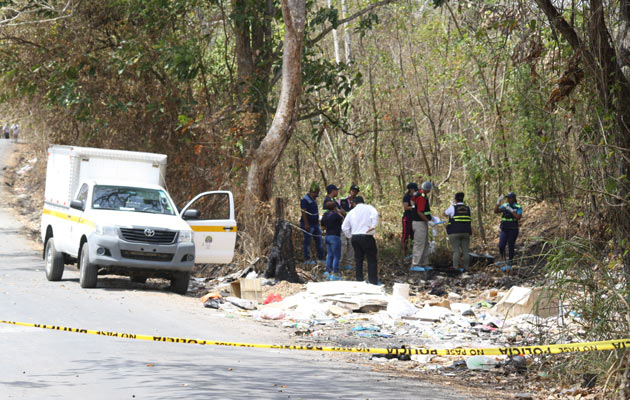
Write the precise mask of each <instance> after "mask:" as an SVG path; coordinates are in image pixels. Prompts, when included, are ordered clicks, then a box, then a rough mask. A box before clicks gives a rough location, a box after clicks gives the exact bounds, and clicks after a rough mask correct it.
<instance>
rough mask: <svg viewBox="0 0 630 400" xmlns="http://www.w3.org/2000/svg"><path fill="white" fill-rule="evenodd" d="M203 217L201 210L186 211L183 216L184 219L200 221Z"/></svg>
mask: <svg viewBox="0 0 630 400" xmlns="http://www.w3.org/2000/svg"><path fill="white" fill-rule="evenodd" d="M200 216H201V212H200V211H199V210H195V209H192V208H191V209H188V210H186V212H185V213H184V215H182V219H185V220H186V219H199V217H200Z"/></svg>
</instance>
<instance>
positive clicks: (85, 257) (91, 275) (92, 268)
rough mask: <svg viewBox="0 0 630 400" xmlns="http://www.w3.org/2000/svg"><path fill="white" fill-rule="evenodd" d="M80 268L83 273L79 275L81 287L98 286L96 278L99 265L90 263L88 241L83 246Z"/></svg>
mask: <svg viewBox="0 0 630 400" xmlns="http://www.w3.org/2000/svg"><path fill="white" fill-rule="evenodd" d="M79 268H80V273H81V275H80V276H79V283H80V284H81V287H82V288H94V287H96V280H97V278H98V266H97V265H94V264H91V263H90V250H89V248H88V244H87V242H85V243H83V246H82V247H81V257H80V258H79Z"/></svg>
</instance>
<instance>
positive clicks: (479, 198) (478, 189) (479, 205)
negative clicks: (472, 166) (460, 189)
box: [475, 177, 486, 245]
mask: <svg viewBox="0 0 630 400" xmlns="http://www.w3.org/2000/svg"><path fill="white" fill-rule="evenodd" d="M475 193H476V194H477V222H479V234H480V235H481V242H482V243H483V244H484V245H485V244H486V230H485V229H484V228H483V218H482V217H483V214H482V210H483V199H484V197H483V196H482V195H481V178H479V177H476V178H475Z"/></svg>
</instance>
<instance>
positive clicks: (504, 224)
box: [494, 192, 523, 271]
mask: <svg viewBox="0 0 630 400" xmlns="http://www.w3.org/2000/svg"><path fill="white" fill-rule="evenodd" d="M504 198H507V203H503V204H501V203H502V201H503V199H504ZM494 213H495V214H501V235H500V237H499V253H501V258H502V261H501V262H500V263H498V264H499V265H500V266H501V270H503V271H509V270H511V269H512V261H513V260H514V246H515V244H516V238H517V237H518V226H519V221H520V220H521V218H522V217H523V208H522V207H521V205H520V204H518V202H517V201H516V193H514V192H510V193H508V194H507V196H505V197H504V196H503V195H500V196H499V198H498V199H497V204H496V206H494ZM506 245H507V247H508V251H509V258H508V260H507V262H506V261H505V246H506Z"/></svg>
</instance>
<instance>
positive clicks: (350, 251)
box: [341, 185, 360, 270]
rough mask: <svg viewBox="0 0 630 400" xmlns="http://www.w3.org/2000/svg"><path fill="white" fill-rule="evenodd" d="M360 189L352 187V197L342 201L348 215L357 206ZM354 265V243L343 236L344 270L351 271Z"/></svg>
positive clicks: (342, 254) (342, 206) (355, 186)
mask: <svg viewBox="0 0 630 400" xmlns="http://www.w3.org/2000/svg"><path fill="white" fill-rule="evenodd" d="M359 191H360V189H359V187H358V186H357V185H352V186H350V195H349V196H348V197H346V198H345V199H341V208H342V209H343V210H344V211H345V212H346V214H345V215H348V213H349V212H350V210H352V209H353V208H354V207H355V206H356V203H355V201H356V199H357V195H358V194H359ZM353 263H354V248H353V247H352V241H351V240H350V238H348V237H346V235H341V265H343V269H345V270H351V269H352V268H353V267H352V264H353Z"/></svg>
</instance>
